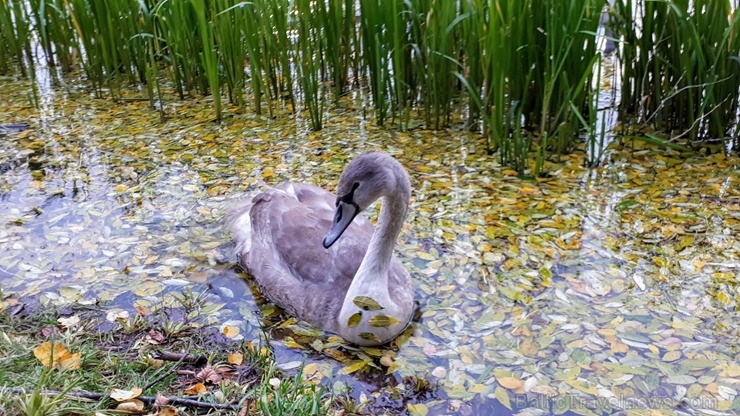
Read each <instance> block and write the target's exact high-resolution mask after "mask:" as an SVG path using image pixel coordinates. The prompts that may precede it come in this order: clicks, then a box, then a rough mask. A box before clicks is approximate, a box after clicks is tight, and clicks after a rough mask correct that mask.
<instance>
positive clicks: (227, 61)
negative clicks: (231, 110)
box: [213, 0, 247, 108]
mask: <svg viewBox="0 0 740 416" xmlns="http://www.w3.org/2000/svg"><path fill="white" fill-rule="evenodd" d="M233 3H234V2H233V0H213V6H214V8H215V12H216V17H215V22H214V24H213V28H214V35H215V38H216V44H218V54H219V59H220V62H221V67H222V68H223V72H224V75H225V78H226V86H227V92H228V96H229V100H230V101H231V102H232V103H235V104H236V105H238V106H239V107H240V108H241V107H243V106H244V86H245V81H246V79H245V78H246V77H245V72H244V59H245V56H246V48H245V42H244V40H243V35H242V29H241V28H242V27H243V26H245V25H246V23H247V22H246V14H245V11H244V4H242V3H239V4H236V5H233Z"/></svg>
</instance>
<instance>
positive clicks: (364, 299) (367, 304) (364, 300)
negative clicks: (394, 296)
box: [352, 296, 383, 311]
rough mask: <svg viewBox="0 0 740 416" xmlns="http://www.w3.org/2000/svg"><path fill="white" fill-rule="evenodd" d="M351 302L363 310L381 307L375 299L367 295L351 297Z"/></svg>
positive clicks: (374, 309) (379, 308)
mask: <svg viewBox="0 0 740 416" xmlns="http://www.w3.org/2000/svg"><path fill="white" fill-rule="evenodd" d="M352 302H354V304H355V305H357V307H358V308H360V309H362V310H363V311H379V310H381V309H383V307H382V306H380V304H378V302H377V301H376V300H375V299H373V298H371V297H369V296H355V298H354V299H352Z"/></svg>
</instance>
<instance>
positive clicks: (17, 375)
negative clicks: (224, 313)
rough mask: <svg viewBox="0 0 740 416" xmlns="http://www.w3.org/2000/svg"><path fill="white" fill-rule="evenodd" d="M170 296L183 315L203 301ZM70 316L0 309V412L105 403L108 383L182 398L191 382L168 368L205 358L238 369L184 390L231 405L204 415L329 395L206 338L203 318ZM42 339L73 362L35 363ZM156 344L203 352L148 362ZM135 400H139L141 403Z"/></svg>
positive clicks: (259, 411) (102, 407)
mask: <svg viewBox="0 0 740 416" xmlns="http://www.w3.org/2000/svg"><path fill="white" fill-rule="evenodd" d="M179 300H180V302H181V306H182V315H180V313H178V314H177V315H178V316H187V315H188V311H191V312H192V311H195V310H196V309H198V308H199V307H202V306H203V301H202V299H201V298H199V297H198V296H196V295H193V294H190V293H184V294H183V295H182V296H181V297H180V298H179ZM74 315H75V316H78V317H80V320H79V323H78V324H74V325H73V326H71V327H69V328H67V327H65V326H64V325H63V324H62V323H60V321H59V320H58V318H60V316H59V315H58V314H57V313H56V312H54V311H45V312H42V313H40V314H34V315H30V316H23V317H18V316H15V317H11V316H9V315H8V311H7V310H5V311H0V355H2V357H3V360H0V416H6V415H8V416H10V415H13V416H17V415H19V414H21V415H29V416H43V415H56V414H92V413H95V412H100V411H103V412H105V411H110V410H112V409H115V408H116V406H117V405H118V403H117V402H116V401H114V400H113V399H111V398H109V397H108V394H110V392H111V391H112V390H113V389H122V390H131V389H133V388H134V387H139V388H142V389H143V392H142V397H143V396H147V397H154V396H156V395H157V394H158V393H161V394H163V395H165V396H167V397H184V396H186V395H185V394H184V390H185V389H187V387H188V386H191V385H193V384H195V383H196V382H198V381H199V380H198V379H196V378H195V377H193V376H187V375H183V374H178V373H177V372H176V370H180V369H186V370H189V371H190V372H191V373H192V374H197V373H198V372H199V371H201V370H202V369H203V368H204V367H205V366H211V367H212V368H215V369H218V368H222V367H225V368H227V370H228V372H229V373H232V374H233V373H236V374H238V375H239V376H238V377H235V378H230V379H228V380H227V379H224V380H222V381H221V382H219V383H218V384H217V385H212V384H208V383H206V385H207V392H206V393H204V394H201V395H199V396H197V397H196V396H190V397H186V398H189V399H192V400H198V401H201V402H205V403H213V404H216V405H221V406H223V405H230V406H231V410H228V409H219V408H214V409H211V414H236V413H237V412H238V410H240V409H242V408H244V407H246V408H247V409H248V410H249V414H254V415H286V414H296V415H297V414H300V415H321V414H326V413H327V412H328V409H329V406H331V405H332V403H333V398H332V397H331V395H330V394H329V393H328V392H326V390H325V389H324V388H323V387H321V386H318V385H315V384H313V383H311V382H308V381H306V380H304V378H303V376H302V374H301V373H300V372H299V373H298V374H295V375H288V374H284V373H282V372H281V371H279V370H277V369H276V364H275V361H274V359H273V357H272V355H271V352H270V351H269V350H268V349H267V348H265V347H259V346H258V345H255V343H252V342H246V341H242V342H241V343H235V342H228V341H225V340H224V341H214V340H215V338H214V337H215V336H216V335H214V334H218V333H219V331H218V330H217V329H216V330H214V331H208V328H207V325H206V326H202V325H200V324H199V325H196V326H197V327H198V328H199V329H198V330H197V331H196V330H195V329H194V327H193V326H192V325H190V323H189V322H180V321H177V322H175V321H173V320H172V319H171V318H170V317H169V316H168V314H167V313H166V312H165V311H164V310H159V311H158V312H157V313H155V314H153V315H149V316H140V315H135V316H133V317H130V318H128V319H119V321H117V323H116V324H114V325H113V326H114V327H113V328H112V329H107V330H105V331H100V330H99V329H98V328H100V326H101V325H110V323H106V321H105V313H104V312H103V311H94V310H86V311H76V313H75V314H74ZM184 319H185V321H188V318H184ZM194 319H196V320H197V319H200V318H194ZM153 333H159V334H161V337H163V339H159V338H158V341H156V342H150V341H151V338H150V337H151V336H152V334H153ZM221 339H223V338H221ZM45 341H49V342H51V343H52V344H54V342H59V343H60V345H63V346H64V347H65V348H66V349H67V350H68V351H69V352H70V353H74V354H79V357H80V359H79V362H80V366H79V368H74V369H59V368H50V367H46V366H44V365H43V364H42V363H41V361H40V360H39V359H38V358H36V357H35V355H34V349H35V348H36V347H38V346H39V345H40V344H42V343H43V342H45ZM157 351H168V352H175V353H188V354H193V355H200V356H203V357H205V360H204V361H203V363H192V362H183V363H179V362H174V361H157V360H156V355H155V353H156V352H157ZM233 352H240V353H242V354H243V356H244V362H243V363H242V364H241V365H229V364H226V361H227V354H228V353H233ZM81 396H86V399H83V398H82V397H81ZM93 396H94V397H93ZM145 402H146V403H147V408H149V406H150V405H151V403H150V402H149V401H145ZM170 405H172V406H175V407H181V410H185V411H186V413H188V414H189V413H190V412H192V411H193V410H194V408H189V409H188V408H187V406H185V405H182V404H180V405H178V404H177V403H176V402H174V401H173V402H172V403H170Z"/></svg>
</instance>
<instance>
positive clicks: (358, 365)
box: [339, 360, 367, 374]
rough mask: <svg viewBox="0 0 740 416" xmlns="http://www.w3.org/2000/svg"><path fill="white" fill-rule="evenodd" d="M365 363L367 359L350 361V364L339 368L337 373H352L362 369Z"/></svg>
mask: <svg viewBox="0 0 740 416" xmlns="http://www.w3.org/2000/svg"><path fill="white" fill-rule="evenodd" d="M366 365H367V361H363V360H356V361H352V364H350V365H348V366H346V367H342V369H341V370H339V374H352V373H354V372H357V371H359V370H361V369H363V368H364V367H365V366H366Z"/></svg>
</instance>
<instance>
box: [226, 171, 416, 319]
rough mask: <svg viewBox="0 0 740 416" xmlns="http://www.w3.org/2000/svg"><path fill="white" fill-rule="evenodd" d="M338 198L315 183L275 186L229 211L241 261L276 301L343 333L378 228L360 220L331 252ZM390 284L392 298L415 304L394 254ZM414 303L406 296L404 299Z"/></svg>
mask: <svg viewBox="0 0 740 416" xmlns="http://www.w3.org/2000/svg"><path fill="white" fill-rule="evenodd" d="M335 201H336V196H335V195H333V194H331V193H329V192H327V191H325V190H323V189H321V188H319V187H316V186H313V185H307V184H298V183H290V184H283V185H280V186H278V187H275V188H270V189H267V190H265V191H264V192H262V193H260V194H258V195H257V196H255V197H254V198H253V199H252V200H251V201H248V202H246V203H245V204H243V205H241V206H239V207H237V208H235V209H234V210H233V211H232V214H231V217H232V218H231V227H230V228H231V231H232V236H233V238H234V241H235V243H236V250H237V257H238V260H239V264H240V265H241V266H242V268H244V269H245V270H246V271H247V272H248V273H249V274H250V275H251V276H252V277H253V278H254V279H255V281H256V282H257V284H258V286H259V287H260V290H261V291H262V293H263V294H265V295H266V296H267V297H268V298H269V299H270V300H271V301H272V302H274V303H275V304H277V305H278V306H280V307H282V308H284V309H286V310H287V311H288V312H290V313H291V314H293V315H294V316H296V317H297V318H299V319H303V320H305V321H307V322H309V323H310V324H312V325H314V326H317V327H320V328H323V329H326V330H329V331H332V332H338V330H339V328H338V327H337V325H338V324H337V316H338V314H339V311H340V310H341V308H342V303H343V302H344V298H345V295H346V293H347V290H348V288H349V285H350V284H351V282H352V278H353V277H354V276H355V274H356V272H357V270H358V268H359V266H360V263H361V261H362V258H363V256H364V255H365V252H366V251H367V247H368V244H369V242H370V238H371V237H372V234H373V232H374V227H373V225H372V224H371V223H370V221H368V220H367V219H366V218H365V217H363V216H362V215H358V216H357V217H356V218H355V220H354V221H353V222H352V223H351V224H350V226H349V227H348V228H347V230H346V231H345V233H344V234H343V235H342V238H341V239H340V240H339V241H338V242H337V244H335V245H333V246H332V247H331V248H329V249H325V248H324V247H323V245H322V239H323V237H324V235H325V234H326V232H327V230H329V228H330V227H331V225H332V217H333V216H334V208H335ZM388 284H389V286H390V287H393V288H395V289H396V290H393V291H391V297H392V298H393V297H395V298H396V299H394V301H397V302H401V303H410V302H412V301H413V299H410V298H409V293H411V283H410V278H409V276H408V273H407V272H406V269H405V268H404V267H403V265H402V264H401V263H400V262H399V261H398V260H397V259H396V258H395V257H394V258H393V259H392V262H391V265H390V276H389V281H388ZM407 298H409V299H407Z"/></svg>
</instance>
